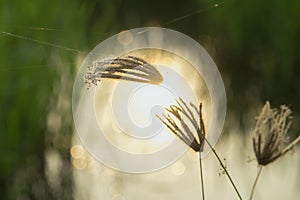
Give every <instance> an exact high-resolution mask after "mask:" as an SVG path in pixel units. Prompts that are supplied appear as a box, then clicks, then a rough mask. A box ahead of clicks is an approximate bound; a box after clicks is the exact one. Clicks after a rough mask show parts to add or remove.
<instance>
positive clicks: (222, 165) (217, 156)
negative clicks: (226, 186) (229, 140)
mask: <svg viewBox="0 0 300 200" xmlns="http://www.w3.org/2000/svg"><path fill="white" fill-rule="evenodd" d="M204 140H205V141H206V143H207V144H208V146H209V148H210V149H211V150H212V152H213V154H214V155H215V156H216V158H217V160H218V161H219V164H220V165H221V167H222V169H223V170H224V172H225V174H226V176H227V177H228V179H229V181H230V183H231V185H232V187H233V188H234V190H235V192H236V194H237V195H238V197H239V199H240V200H243V199H242V196H241V195H240V193H239V191H238V189H237V187H236V186H235V184H234V182H233V180H232V178H231V176H230V175H229V173H228V170H227V169H226V167H225V165H224V164H223V162H222V160H221V158H220V157H219V155H218V154H217V152H216V150H215V149H214V147H213V146H212V145H211V144H210V142H209V141H208V140H207V139H206V138H205V137H204Z"/></svg>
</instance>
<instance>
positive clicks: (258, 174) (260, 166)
mask: <svg viewBox="0 0 300 200" xmlns="http://www.w3.org/2000/svg"><path fill="white" fill-rule="evenodd" d="M262 168H263V166H262V165H259V169H258V172H257V175H256V178H255V180H254V183H253V186H252V189H251V194H250V197H249V200H252V198H253V195H254V191H255V188H256V185H257V182H258V179H259V177H260V174H261V172H262Z"/></svg>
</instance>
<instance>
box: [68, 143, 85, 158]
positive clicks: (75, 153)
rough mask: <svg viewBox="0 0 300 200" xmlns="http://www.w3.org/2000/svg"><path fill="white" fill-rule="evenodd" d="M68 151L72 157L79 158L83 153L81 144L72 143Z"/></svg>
mask: <svg viewBox="0 0 300 200" xmlns="http://www.w3.org/2000/svg"><path fill="white" fill-rule="evenodd" d="M70 153H71V156H72V157H73V158H75V159H80V158H81V157H82V156H83V154H84V149H83V147H82V146H81V145H73V146H72V147H71V150H70Z"/></svg>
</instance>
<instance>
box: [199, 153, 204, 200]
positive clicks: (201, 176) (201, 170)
mask: <svg viewBox="0 0 300 200" xmlns="http://www.w3.org/2000/svg"><path fill="white" fill-rule="evenodd" d="M199 165H200V179H201V190H202V200H204V199H205V195H204V177H203V169H202V158H201V152H199Z"/></svg>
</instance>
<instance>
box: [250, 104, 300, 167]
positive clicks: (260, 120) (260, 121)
mask: <svg viewBox="0 0 300 200" xmlns="http://www.w3.org/2000/svg"><path fill="white" fill-rule="evenodd" d="M291 114H292V111H291V110H290V109H289V108H288V107H287V106H286V105H281V106H280V109H272V108H271V106H270V103H269V102H268V101H267V102H266V104H265V105H264V107H263V108H262V110H261V112H260V114H259V116H258V117H257V118H256V127H255V130H254V135H253V138H252V140H253V149H254V152H255V156H256V159H257V162H258V163H259V164H260V165H267V164H269V163H271V162H273V161H275V160H276V159H278V158H279V157H281V156H283V155H285V154H286V153H287V152H288V151H290V150H291V149H292V147H293V146H294V145H295V144H296V143H297V142H299V140H300V135H299V136H298V137H297V138H296V139H295V140H293V141H292V142H289V137H288V135H287V132H288V130H289V128H290V126H291V123H292V116H291Z"/></svg>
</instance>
